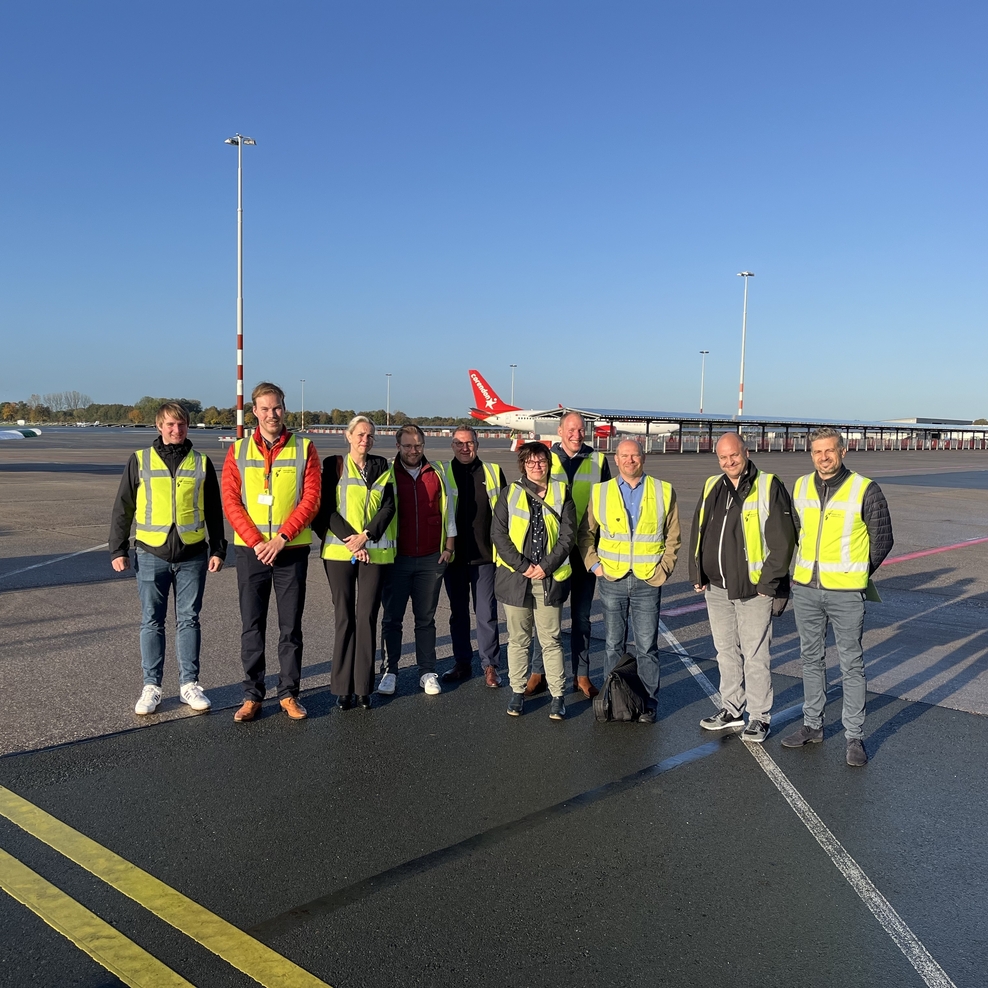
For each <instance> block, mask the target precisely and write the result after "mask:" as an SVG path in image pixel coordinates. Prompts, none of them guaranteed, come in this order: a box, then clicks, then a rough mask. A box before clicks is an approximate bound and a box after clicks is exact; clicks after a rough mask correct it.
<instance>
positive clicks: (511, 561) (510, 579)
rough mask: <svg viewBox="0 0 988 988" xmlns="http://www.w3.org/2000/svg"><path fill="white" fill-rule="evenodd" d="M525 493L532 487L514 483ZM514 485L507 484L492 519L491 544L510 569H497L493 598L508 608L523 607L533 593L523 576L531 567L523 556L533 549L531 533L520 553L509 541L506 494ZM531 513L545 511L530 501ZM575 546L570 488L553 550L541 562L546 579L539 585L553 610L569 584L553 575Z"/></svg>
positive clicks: (530, 531) (563, 599)
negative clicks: (510, 606)
mask: <svg viewBox="0 0 988 988" xmlns="http://www.w3.org/2000/svg"><path fill="white" fill-rule="evenodd" d="M516 483H518V484H520V485H521V486H522V487H523V488H524V489H525V490H526V491H534V490H535V487H534V486H533V485H532V484H530V483H529V482H528V480H520V481H516ZM514 486H515V484H509V485H508V486H507V487H506V488H505V489H504V490H503V491H501V496H500V497H499V498H498V499H497V504H496V505H495V506H494V517H493V519H492V520H491V541H492V542H493V543H494V545H495V546H496V547H497V554H498V556H500V558H501V559H502V560H503V561H504V562H506V563H507V564H508V566H510V567H511V569H508V567H507V566H501V565H498V567H497V571H496V573H495V575H494V596H495V597H497V599H498V600H499V601H501V603H502V604H511V605H512V606H514V607H524V606H525V596H526V595H527V593H528V591H529V590H530V589H532V581H531V580H530V579H529V578H528V577H527V576H524V575H523V574H524V572H525V570H527V569H528V567H529V566H531V565H532V561H531V559H530V558H529V557H528V555H526V553H530V552H531V549H532V545H531V539H532V529H531V527H529V530H528V532H527V534H526V536H525V544H524V546H522V551H521V552H519V551H518V550H517V549H516V548H515V544H514V543H513V542H512V541H511V539H510V538H509V537H508V493H509V492H510V490H511V488H512V487H514ZM529 506H530V507H531V509H532V510H533V511H534V510H538V509H541V510H543V511H548V510H549V509H548V508H543V507H542V505H541V504H540V503H539V502H538V501H537V500H536V499H535V498H534V497H530V498H529ZM575 543H576V505H575V504H574V503H573V498H572V497H571V496H570V492H569V488H568V487H567V488H566V498H565V500H564V501H563V507H562V512H561V514H560V516H559V539H558V541H557V542H556V544H555V545H554V546H553V547H552V551H551V552H550V553H549V554H548V555H546V556H545V558H543V559H542V561H541V562H540V565H541V567H542V569H543V570H545V572H546V574H547V576H546V578H545V579H544V580H543V581H542V585H543V588H544V590H545V602H546V603H547V604H549V605H550V606H552V607H562V605H563V603H564V602H565V600H566V596H567V595H568V594H569V580H568V579H566V580H561V581H560V580H556V579H554V578H553V576H552V574H553V573H554V572H555V571H556V570H557V569H559V567H560V566H562V565H563V563H565V562H566V561H567V559H568V558H569V554H570V550H571V549H572V548H573V546H574V544H575Z"/></svg>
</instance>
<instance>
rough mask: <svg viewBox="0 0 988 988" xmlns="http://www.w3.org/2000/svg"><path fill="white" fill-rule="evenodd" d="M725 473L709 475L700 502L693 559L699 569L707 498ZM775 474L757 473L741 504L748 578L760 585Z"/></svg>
mask: <svg viewBox="0 0 988 988" xmlns="http://www.w3.org/2000/svg"><path fill="white" fill-rule="evenodd" d="M722 476H723V475H721V476H717V477H708V478H707V481H706V483H705V484H704V485H703V500H702V501H701V502H700V512H699V514H698V515H697V524H696V533H697V534H696V545H695V546H694V547H693V558H694V560H695V561H696V567H697V572H698V573H699V571H700V542H701V541H702V539H703V522H704V518H705V516H706V513H707V498H708V497H709V496H710V493H711V491H712V490H713V489H714V488H715V487H716V486H717V482H718V481H719V480H721V479H722ZM774 479H775V474H773V473H762V472H761V471H759V472H758V473H756V474H755V479H754V481H753V482H752V484H751V490H750V491H749V492H748V496H747V497H746V498H745V499H744V503H743V504H742V505H741V537H742V539H743V540H744V555H745V558H746V559H747V560H748V579H749V580H750V581H751V583H753V584H757V583H758V581H759V580H760V579H761V578H762V570H763V568H764V566H765V559H766V552H765V525H766V524H767V523H768V505H769V494H770V492H771V490H772V481H773V480H774Z"/></svg>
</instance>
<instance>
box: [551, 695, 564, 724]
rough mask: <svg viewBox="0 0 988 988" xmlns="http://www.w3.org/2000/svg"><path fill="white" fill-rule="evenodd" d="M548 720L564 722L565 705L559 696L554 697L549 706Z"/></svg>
mask: <svg viewBox="0 0 988 988" xmlns="http://www.w3.org/2000/svg"><path fill="white" fill-rule="evenodd" d="M549 720H566V705H565V704H564V703H563V698H562V697H561V696H554V697H553V698H552V702H551V703H550V704H549Z"/></svg>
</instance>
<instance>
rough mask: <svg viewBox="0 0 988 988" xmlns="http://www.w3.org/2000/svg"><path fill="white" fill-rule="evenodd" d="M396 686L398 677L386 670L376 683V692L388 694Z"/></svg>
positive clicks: (392, 691)
mask: <svg viewBox="0 0 988 988" xmlns="http://www.w3.org/2000/svg"><path fill="white" fill-rule="evenodd" d="M397 686H398V677H397V676H396V675H395V674H394V673H393V672H386V673H385V674H384V675H383V676H382V677H381V681H380V683H378V684H377V692H378V693H385V694H387V695H388V696H390V695H391V694H392V693H394V691H395V689H396V688H397Z"/></svg>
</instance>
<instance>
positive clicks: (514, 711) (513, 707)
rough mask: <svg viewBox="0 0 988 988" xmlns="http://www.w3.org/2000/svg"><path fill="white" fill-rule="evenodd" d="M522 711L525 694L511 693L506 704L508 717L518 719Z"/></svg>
mask: <svg viewBox="0 0 988 988" xmlns="http://www.w3.org/2000/svg"><path fill="white" fill-rule="evenodd" d="M524 709H525V694H524V693H512V694H511V700H510V702H509V703H508V716H509V717H520V716H521V715H522V712H523V711H524Z"/></svg>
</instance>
